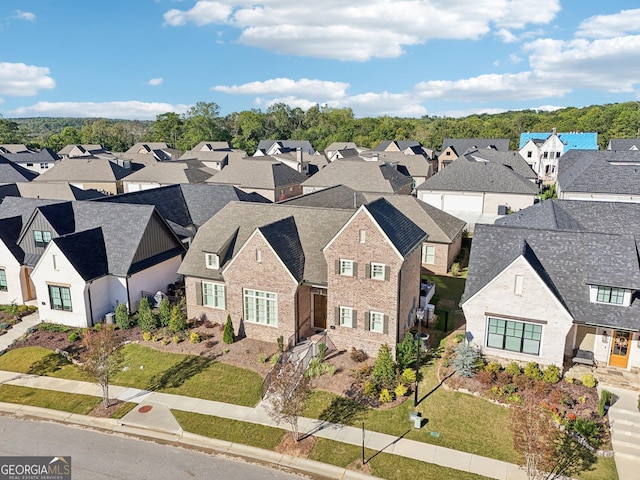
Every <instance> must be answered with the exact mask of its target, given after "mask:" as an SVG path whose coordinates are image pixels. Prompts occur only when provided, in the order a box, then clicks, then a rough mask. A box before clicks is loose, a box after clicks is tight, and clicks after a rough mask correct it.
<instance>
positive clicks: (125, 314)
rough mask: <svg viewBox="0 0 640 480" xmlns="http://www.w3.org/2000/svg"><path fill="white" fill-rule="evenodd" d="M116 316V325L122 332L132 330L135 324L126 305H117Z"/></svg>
mask: <svg viewBox="0 0 640 480" xmlns="http://www.w3.org/2000/svg"><path fill="white" fill-rule="evenodd" d="M115 315H116V325H118V328H119V329H120V330H126V329H127V328H131V327H132V326H133V322H132V321H131V317H130V316H129V309H128V308H127V304H126V303H119V304H118V305H116V310H115Z"/></svg>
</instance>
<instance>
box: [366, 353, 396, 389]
mask: <svg viewBox="0 0 640 480" xmlns="http://www.w3.org/2000/svg"><path fill="white" fill-rule="evenodd" d="M395 378H396V365H395V362H394V361H393V358H392V357H391V349H390V348H389V345H387V344H386V343H385V344H384V345H381V346H380V348H379V349H378V358H376V363H375V364H374V365H373V372H372V373H371V379H372V380H373V382H374V383H375V384H376V385H377V386H378V387H379V388H386V387H388V386H390V385H391V384H392V383H393V381H394V379H395Z"/></svg>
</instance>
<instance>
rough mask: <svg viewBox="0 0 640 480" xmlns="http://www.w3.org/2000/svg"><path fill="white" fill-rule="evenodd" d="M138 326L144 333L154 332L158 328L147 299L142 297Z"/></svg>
mask: <svg viewBox="0 0 640 480" xmlns="http://www.w3.org/2000/svg"><path fill="white" fill-rule="evenodd" d="M138 325H139V326H140V329H141V330H142V331H143V332H153V331H154V330H155V329H156V328H157V327H158V324H157V321H156V317H155V315H154V314H153V312H152V311H151V305H150V304H149V299H148V298H147V297H142V298H141V299H140V304H139V305H138Z"/></svg>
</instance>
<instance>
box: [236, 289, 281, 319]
mask: <svg viewBox="0 0 640 480" xmlns="http://www.w3.org/2000/svg"><path fill="white" fill-rule="evenodd" d="M244 319H245V321H246V322H250V323H261V324H263V325H271V326H278V295H277V294H276V293H270V292H261V291H259V290H249V289H245V290H244Z"/></svg>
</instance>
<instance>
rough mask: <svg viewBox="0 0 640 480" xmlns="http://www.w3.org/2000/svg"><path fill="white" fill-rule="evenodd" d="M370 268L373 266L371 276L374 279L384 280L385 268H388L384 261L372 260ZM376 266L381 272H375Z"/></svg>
mask: <svg viewBox="0 0 640 480" xmlns="http://www.w3.org/2000/svg"><path fill="white" fill-rule="evenodd" d="M370 268H371V278H372V279H373V280H378V281H381V282H384V280H385V276H386V275H385V270H386V268H387V266H386V265H385V264H384V263H379V262H371V264H370ZM376 268H379V269H380V273H379V274H376V273H375V269H376Z"/></svg>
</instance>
